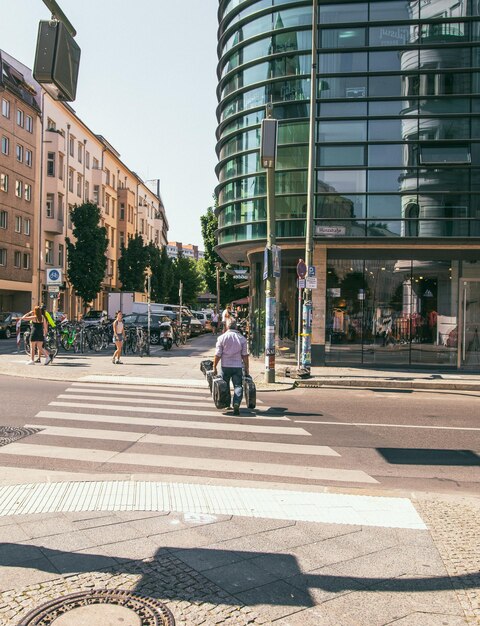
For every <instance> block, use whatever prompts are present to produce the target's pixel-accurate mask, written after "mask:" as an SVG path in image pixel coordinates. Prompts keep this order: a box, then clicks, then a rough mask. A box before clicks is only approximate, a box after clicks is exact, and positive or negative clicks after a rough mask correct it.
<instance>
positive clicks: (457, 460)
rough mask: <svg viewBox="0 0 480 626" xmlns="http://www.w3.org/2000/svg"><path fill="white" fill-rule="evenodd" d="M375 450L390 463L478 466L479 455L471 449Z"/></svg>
mask: <svg viewBox="0 0 480 626" xmlns="http://www.w3.org/2000/svg"><path fill="white" fill-rule="evenodd" d="M377 451H378V452H379V453H380V454H381V455H382V457H383V458H384V459H385V461H387V463H390V464H392V465H446V466H451V467H453V466H457V467H472V466H480V457H479V456H478V454H476V453H475V452H473V451H472V450H434V449H428V450H427V449H422V448H377Z"/></svg>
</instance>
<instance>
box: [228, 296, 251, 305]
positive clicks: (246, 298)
mask: <svg viewBox="0 0 480 626" xmlns="http://www.w3.org/2000/svg"><path fill="white" fill-rule="evenodd" d="M232 304H236V305H238V304H250V298H249V297H248V296H246V297H245V298H240V300H233V302H232Z"/></svg>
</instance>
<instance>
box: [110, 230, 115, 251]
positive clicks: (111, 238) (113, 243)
mask: <svg viewBox="0 0 480 626" xmlns="http://www.w3.org/2000/svg"><path fill="white" fill-rule="evenodd" d="M110 245H111V246H112V248H114V247H115V229H114V228H111V229H110Z"/></svg>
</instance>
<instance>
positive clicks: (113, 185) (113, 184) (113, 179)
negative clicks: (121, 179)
mask: <svg viewBox="0 0 480 626" xmlns="http://www.w3.org/2000/svg"><path fill="white" fill-rule="evenodd" d="M112 187H113V188H114V189H115V174H112Z"/></svg>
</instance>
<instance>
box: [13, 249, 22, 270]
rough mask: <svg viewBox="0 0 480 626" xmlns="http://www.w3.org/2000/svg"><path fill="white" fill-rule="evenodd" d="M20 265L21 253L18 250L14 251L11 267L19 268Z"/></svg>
mask: <svg viewBox="0 0 480 626" xmlns="http://www.w3.org/2000/svg"><path fill="white" fill-rule="evenodd" d="M21 265H22V253H21V252H19V251H18V250H15V252H14V254H13V267H18V268H20V267H21Z"/></svg>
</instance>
